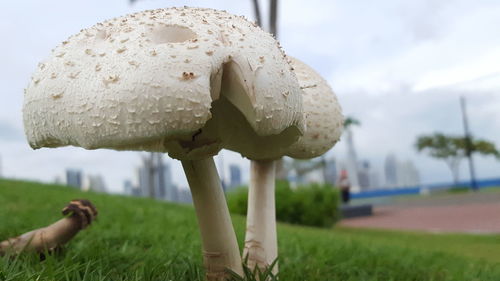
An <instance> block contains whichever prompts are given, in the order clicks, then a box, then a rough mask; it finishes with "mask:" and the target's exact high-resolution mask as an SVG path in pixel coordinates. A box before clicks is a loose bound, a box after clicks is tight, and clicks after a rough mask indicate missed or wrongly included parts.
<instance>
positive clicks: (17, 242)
mask: <svg viewBox="0 0 500 281" xmlns="http://www.w3.org/2000/svg"><path fill="white" fill-rule="evenodd" d="M62 212H63V215H68V214H69V216H67V217H65V218H63V219H60V220H58V221H56V222H55V223H53V224H51V225H49V226H47V227H43V228H39V229H35V230H32V231H29V232H27V233H24V234H22V235H20V236H17V237H14V238H9V239H7V240H5V241H2V242H0V255H5V254H12V255H17V254H19V253H21V252H23V251H33V252H38V253H43V252H44V251H52V250H55V249H56V248H58V247H60V246H62V245H64V244H66V243H67V242H68V241H69V240H71V239H72V238H73V237H74V236H75V235H76V234H77V233H78V232H79V231H80V230H82V229H84V228H86V227H87V226H88V225H89V224H90V223H91V222H92V221H93V220H94V219H95V216H96V215H97V211H96V209H95V208H94V206H93V205H92V204H91V203H90V202H89V201H88V200H73V201H71V202H70V204H69V205H68V206H66V207H65V208H64V209H63V211H62Z"/></svg>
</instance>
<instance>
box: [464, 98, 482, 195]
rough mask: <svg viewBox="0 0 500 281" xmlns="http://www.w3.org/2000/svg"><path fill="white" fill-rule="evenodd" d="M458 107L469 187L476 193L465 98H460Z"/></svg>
mask: <svg viewBox="0 0 500 281" xmlns="http://www.w3.org/2000/svg"><path fill="white" fill-rule="evenodd" d="M460 106H461V108H462V121H463V124H464V133H465V153H466V155H467V159H468V160H469V171H470V185H471V188H472V190H474V191H477V189H478V187H477V183H476V171H475V169H474V160H473V159H472V138H471V134H470V131H469V122H468V120H467V111H466V105H465V98H464V97H463V96H462V97H460Z"/></svg>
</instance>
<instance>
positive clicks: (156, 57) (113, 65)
mask: <svg viewBox="0 0 500 281" xmlns="http://www.w3.org/2000/svg"><path fill="white" fill-rule="evenodd" d="M286 60H287V59H286V57H285V55H284V53H283V52H282V50H281V48H280V47H279V45H278V43H277V41H276V40H275V39H274V38H273V37H272V36H271V35H269V34H268V33H266V32H264V31H262V30H261V29H260V28H259V27H257V26H255V25H254V24H253V23H250V22H249V21H247V20H245V19H244V18H243V17H239V16H234V15H231V14H229V13H227V12H224V11H217V10H212V9H202V8H188V7H184V8H169V9H158V10H149V11H143V12H139V13H135V14H130V15H126V16H122V17H118V18H115V19H111V20H108V21H105V22H103V23H99V24H96V25H94V26H93V27H90V28H87V29H84V30H81V32H79V33H78V34H76V35H74V36H71V37H70V38H69V39H67V40H66V41H64V42H62V44H61V45H59V46H57V47H56V48H55V49H54V50H53V52H52V54H51V55H50V57H49V58H48V59H47V60H45V61H44V62H42V63H40V64H39V67H38V69H37V70H36V72H35V73H34V75H33V78H32V81H31V82H30V83H29V85H28V87H27V89H26V91H25V98H24V107H23V115H24V125H25V132H26V135H27V138H28V141H29V143H30V145H31V146H32V147H33V148H41V147H59V146H67V145H73V146H81V147H83V148H86V149H97V148H111V149H116V150H145V151H159V152H169V153H171V154H174V157H177V158H185V157H187V158H189V157H191V156H192V157H194V158H195V157H198V156H203V155H206V154H208V155H213V154H216V153H217V152H218V151H219V150H220V149H221V148H222V147H223V145H228V146H230V147H237V145H234V144H231V143H226V144H223V142H222V140H221V138H222V137H221V136H219V135H211V137H212V138H211V139H210V140H208V141H205V142H204V143H195V144H194V145H193V143H192V140H194V139H195V137H196V135H198V134H199V133H200V130H202V129H203V127H204V126H205V125H206V123H207V121H208V120H210V119H211V118H212V112H211V108H212V102H213V101H215V100H218V99H220V98H221V97H222V96H224V98H225V99H227V100H228V101H229V102H230V103H231V104H232V105H234V106H235V107H236V108H237V109H238V111H240V112H241V113H242V114H243V116H244V117H245V119H246V121H247V122H248V124H249V126H250V127H251V128H252V130H253V131H254V132H255V134H256V135H258V136H272V135H277V134H280V133H281V132H283V131H284V130H286V129H287V128H290V127H295V128H296V130H295V131H294V132H293V133H292V134H291V135H293V136H294V137H295V139H296V138H298V136H299V135H300V134H301V132H302V130H303V121H302V102H301V96H300V89H299V87H298V84H297V81H296V78H295V75H294V74H293V73H292V71H291V69H290V66H289V64H288V63H287V61H286ZM219 127H220V126H219ZM193 151H196V152H197V153H194V154H196V155H191V156H190V155H189V154H190V153H192V152H193ZM249 151H250V150H249ZM249 153H250V154H251V151H250V152H249Z"/></svg>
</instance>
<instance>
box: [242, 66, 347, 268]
mask: <svg viewBox="0 0 500 281" xmlns="http://www.w3.org/2000/svg"><path fill="white" fill-rule="evenodd" d="M290 59H291V65H292V67H293V69H294V72H295V74H296V76H297V79H298V81H299V84H300V87H301V89H302V100H303V110H304V119H305V120H306V132H305V133H304V135H303V136H302V137H300V139H299V140H298V141H297V142H296V143H294V144H293V145H292V146H290V147H289V148H287V151H286V152H284V153H283V154H282V155H280V156H279V157H281V156H285V155H286V156H290V157H293V158H300V159H308V158H313V157H317V156H320V155H322V154H324V153H325V152H327V151H328V150H329V149H330V148H332V147H333V146H334V145H335V143H336V142H337V141H338V140H339V138H340V135H341V132H342V123H343V117H342V113H341V108H340V105H339V103H338V101H337V98H336V96H335V94H334V93H333V91H332V89H331V88H330V86H328V83H327V82H326V81H325V80H324V79H323V78H322V77H321V76H320V75H319V74H318V73H316V72H315V71H314V70H313V69H312V68H310V67H309V66H307V65H306V64H304V63H302V62H301V61H299V60H297V59H295V58H290ZM279 157H276V158H279ZM276 158H274V159H276ZM274 159H273V158H271V159H270V158H256V159H254V160H252V162H251V170H250V187H249V195H248V213H247V232H246V237H245V249H244V251H243V256H246V255H248V264H249V266H250V268H253V267H255V266H258V267H259V268H261V269H263V268H266V267H267V266H269V265H270V264H272V263H273V262H274V261H275V259H276V258H277V257H278V247H277V234H276V213H275V212H276V211H275V209H276V208H275V196H274V188H275V186H274V185H275V161H274ZM273 271H274V273H276V272H277V271H278V269H277V264H276V265H275V267H274V268H273Z"/></svg>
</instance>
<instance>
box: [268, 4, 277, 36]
mask: <svg viewBox="0 0 500 281" xmlns="http://www.w3.org/2000/svg"><path fill="white" fill-rule="evenodd" d="M270 11H271V13H270V15H269V33H271V34H272V35H273V36H274V38H276V39H277V38H278V30H277V29H278V28H277V26H278V23H277V22H278V0H271V3H270Z"/></svg>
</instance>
